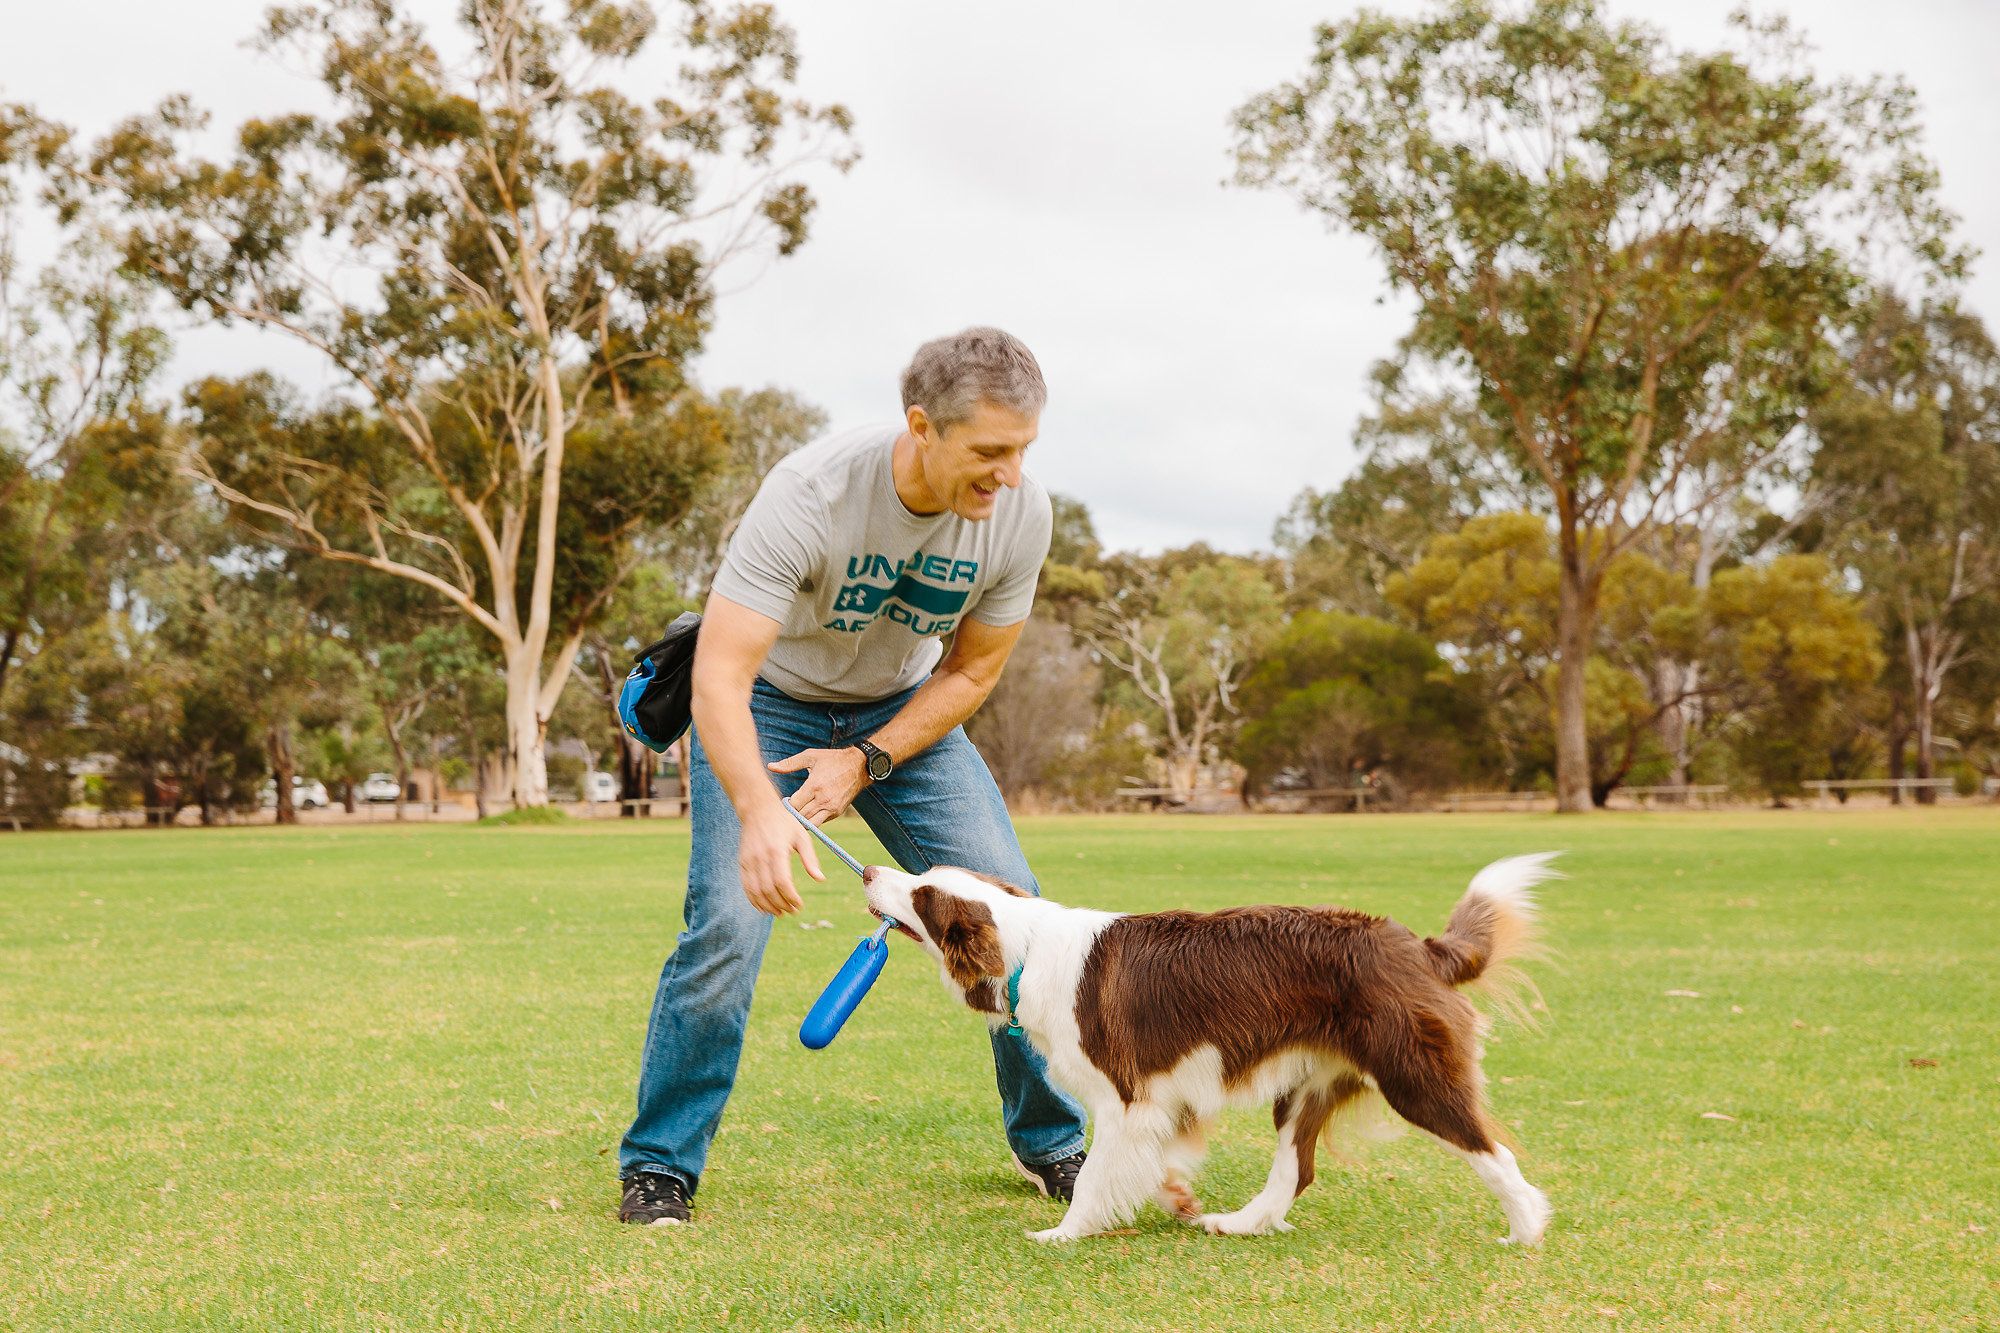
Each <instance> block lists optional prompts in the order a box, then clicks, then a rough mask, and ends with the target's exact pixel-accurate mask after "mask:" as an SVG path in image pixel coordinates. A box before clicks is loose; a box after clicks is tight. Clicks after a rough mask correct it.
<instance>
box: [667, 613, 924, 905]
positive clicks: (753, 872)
mask: <svg viewBox="0 0 2000 1333" xmlns="http://www.w3.org/2000/svg"><path fill="white" fill-rule="evenodd" d="M783 628H784V626H782V625H781V624H779V623H778V622H777V621H775V620H773V619H771V618H770V617H769V616H766V615H762V614H760V613H758V612H756V611H752V610H750V609H749V608H748V607H745V606H739V605H738V604H736V603H735V602H732V601H730V600H729V599H728V598H727V597H724V596H722V595H721V594H719V593H710V594H709V597H708V605H707V607H706V608H705V609H704V610H703V613H702V618H701V637H700V638H698V639H696V640H695V649H694V678H693V683H694V701H693V702H694V709H693V711H694V725H695V729H696V730H697V731H698V732H699V733H700V734H701V748H702V752H703V753H704V754H706V755H707V756H708V762H709V766H710V767H712V768H713V769H714V770H715V776H716V777H717V778H719V779H720V780H721V782H722V789H723V791H725V792H727V793H728V795H729V801H730V804H731V805H733V806H735V807H736V818H737V821H738V822H739V823H741V824H742V826H743V833H742V837H741V840H740V842H739V844H738V848H737V862H738V865H739V867H740V869H741V870H742V873H743V892H744V894H745V895H746V896H747V897H748V898H749V899H750V903H751V905H752V906H754V907H755V908H756V909H757V910H758V911H760V912H768V913H769V914H770V915H772V916H783V915H784V914H785V913H787V912H796V911H798V910H799V909H800V908H801V907H803V906H804V905H805V904H804V902H803V901H802V900H801V899H800V897H799V892H798V889H797V888H796V887H795V886H794V885H793V883H792V855H793V853H795V852H796V853H797V854H798V857H799V859H800V860H801V861H803V862H804V863H805V867H806V873H807V874H809V875H811V876H812V877H813V878H814V879H820V880H823V879H825V878H826V876H825V875H824V874H822V873H821V871H820V868H819V857H818V855H817V853H816V852H815V850H814V848H813V840H812V835H811V834H809V833H807V832H806V831H805V830H804V829H803V828H801V827H800V826H799V822H798V821H797V820H796V819H793V818H792V817H791V815H789V814H787V813H786V812H785V808H784V806H783V805H782V804H780V802H779V797H778V793H777V789H776V788H774V787H773V786H772V785H771V779H770V777H769V776H768V775H767V774H766V773H765V771H764V766H763V764H762V762H761V760H762V757H763V754H762V751H761V749H760V748H759V747H758V744H757V724H756V723H755V722H754V721H752V719H751V717H750V686H751V684H752V682H753V681H755V680H756V678H757V668H758V667H760V666H762V665H763V664H764V658H765V657H766V656H767V655H769V653H770V651H771V645H773V644H775V643H776V642H777V641H778V633H779V631H780V630H782V629H783ZM911 702H912V703H914V702H915V700H914V699H913V700H911Z"/></svg>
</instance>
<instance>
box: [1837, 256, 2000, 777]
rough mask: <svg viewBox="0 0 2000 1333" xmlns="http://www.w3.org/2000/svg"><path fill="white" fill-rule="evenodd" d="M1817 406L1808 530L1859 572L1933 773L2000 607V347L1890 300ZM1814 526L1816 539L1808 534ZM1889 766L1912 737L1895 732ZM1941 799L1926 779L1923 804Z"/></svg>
mask: <svg viewBox="0 0 2000 1333" xmlns="http://www.w3.org/2000/svg"><path fill="white" fill-rule="evenodd" d="M1849 365H1850V367H1851V371H1852V373H1851V375H1849V376H1848V377H1847V378H1846V379H1845V382H1844V383H1843V384H1842V385H1841V386H1840V388H1839V389H1838V390H1837V391H1836V392H1835V393H1834V394H1833V395H1831V396H1830V398H1829V400H1828V401H1827V402H1826V403H1825V404H1823V405H1822V407H1821V409H1820V410H1819V411H1818V412H1816V413H1815V417H1814V427H1815V433H1816V434H1817V435H1818V437H1819V441H1820V444H1819V448H1818V449H1817V451H1816V452H1815V454H1814V457H1813V464H1812V474H1811V481H1810V483H1809V484H1810V487H1811V490H1810V492H1809V494H1810V495H1811V496H1812V498H1813V500H1814V502H1815V507H1816V509H1817V511H1818V513H1819V515H1820V518H1819V519H1818V522H1817V523H1816V524H1814V525H1813V529H1809V530H1808V533H1807V535H1808V538H1809V542H1808V544H1818V545H1820V546H1821V548H1822V550H1823V552H1824V553H1825V554H1826V555H1828V556H1829V557H1830V558H1832V559H1835V560H1838V561H1839V562H1841V563H1842V564H1843V565H1844V566H1846V567H1847V568H1848V569H1850V570H1852V571H1853V573H1854V574H1855V576H1856V577H1857V578H1858V579H1859V581H1860V584H1861V586H1862V587H1863V588H1864V589H1865V590H1866V592H1867V595H1868V599H1869V602H1870V603H1871V605H1872V607H1873V609H1874V612H1875V615H1876V617H1877V619H1878V620H1879V621H1880V622H1881V624H1882V627H1883V630H1884V632H1885V636H1886V638H1887V639H1888V641H1889V646H1890V652H1891V654H1892V660H1893V661H1894V662H1895V663H1896V667H1895V668H1894V670H1893V675H1894V677H1896V678H1897V679H1898V683H1899V688H1897V689H1896V690H1895V693H1896V695H1897V696H1899V699H1900V702H1901V703H1902V704H1903V705H1904V706H1905V707H1906V708H1907V710H1908V711H1907V716H1908V717H1909V719H1910V730H1911V731H1912V732H1913V733H1914V735H1915V739H1916V761H1917V776H1918V777H1920V778H1933V777H1936V776H1937V754H1936V751H1937V740H1938V735H1937V717H1938V711H1939V705H1940V703H1941V701H1942V700H1943V699H1944V698H1945V695H1946V691H1947V690H1948V688H1949V687H1950V686H1951V684H1952V683H1953V681H1954V679H1955V678H1956V677H1958V676H1959V675H1961V674H1963V672H1964V671H1965V669H1966V668H1967V667H1968V666H1969V665H1970V664H1971V660H1972V658H1973V657H1974V655H1975V653H1976V652H1977V650H1978V647H1979V643H1978V637H1979V630H1980V628H1981V626H1982V625H1983V624H1985V623H1987V622H1989V621H1990V620H1991V618H1992V617H1993V616H1994V614H1995V613H1996V610H2000V605H1997V604H2000V349H1996V348H1995V346H1994V343H1993V339H1992V336H1991V335H1990V334H1989V333H1988V332H1987V330H1986V327H1985V325H1984V324H1983V323H1982V322H1981V321H1980V320H1979V318H1978V317H1977V316H1976V315H1973V314H1971V313H1970V312H1968V311H1965V310H1963V309H1960V308H1958V307H1956V306H1953V305H1949V304H1939V305H1933V306H1930V307H1927V308H1922V309H1911V308H1909V307H1907V306H1905V305H1904V304H1903V303H1902V302H1900V301H1897V300H1896V299H1894V298H1893V297H1892V296H1885V297H1883V298H1882V299H1881V300H1879V301H1878V302H1876V304H1875V305H1874V307H1873V308H1872V313H1871V317H1870V318H1869V319H1868V320H1867V321H1866V323H1865V324H1864V325H1863V326H1862V329H1861V331H1860V333H1859V336H1857V338H1856V339H1855V343H1854V347H1853V350H1852V353H1851V356H1850V359H1849ZM1814 536H1817V538H1818V541H1817V542H1812V541H1811V540H1810V539H1811V538H1812V537H1814ZM1890 744H1891V746H1892V747H1893V748H1894V750H1895V751H1897V752H1898V753H1892V755H1891V760H1892V767H1895V768H1897V769H1900V759H1901V754H1900V751H1901V749H1902V744H1903V739H1902V737H1900V736H1892V737H1891V738H1890ZM1932 798H1933V793H1932V792H1931V791H1930V790H1929V789H1924V790H1922V791H1920V792H1919V794H1918V798H1917V799H1918V800H1920V801H1928V800H1931V799H1932Z"/></svg>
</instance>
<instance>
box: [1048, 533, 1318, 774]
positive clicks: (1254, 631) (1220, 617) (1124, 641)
mask: <svg viewBox="0 0 2000 1333" xmlns="http://www.w3.org/2000/svg"><path fill="white" fill-rule="evenodd" d="M1057 582H1061V583H1062V588H1063V591H1064V595H1065V596H1067V597H1071V598H1075V597H1077V596H1079V595H1080V596H1085V597H1088V596H1090V595H1091V594H1092V593H1093V592H1099V590H1102V591H1101V592H1099V595H1097V596H1096V597H1094V599H1092V600H1090V601H1088V602H1086V603H1084V605H1083V606H1082V607H1081V608H1080V609H1078V610H1076V611H1075V612H1073V623H1074V624H1075V626H1076V628H1077V632H1078V634H1079V635H1080V636H1081V637H1082V639H1083V641H1084V642H1085V643H1086V644H1088V645H1089V646H1090V648H1091V650H1092V651H1093V652H1095V653H1096V654H1098V656H1099V657H1100V659H1102V660H1103V661H1104V662H1105V663H1106V664H1107V665H1108V666H1109V667H1110V668H1111V669H1113V670H1114V671H1115V672H1117V673H1118V674H1120V675H1121V676H1123V677H1124V678H1125V679H1126V680H1127V681H1129V682H1130V684H1131V687H1132V688H1133V689H1134V690H1135V691H1136V692H1137V694H1138V697H1139V699H1141V700H1143V701H1144V703H1145V704H1146V705H1148V706H1149V707H1150V709H1151V710H1152V712H1153V715H1154V719H1155V720H1156V721H1157V724H1158V733H1157V734H1158V735H1159V737H1160V743H1161V748H1162V750H1163V752H1164V753H1163V754H1162V758H1163V760H1164V761H1165V765H1166V772H1167V783H1166V785H1167V787H1168V788H1169V789H1170V791H1171V792H1172V793H1173V795H1174V796H1175V798H1177V799H1180V800H1186V799H1187V798H1189V797H1190V796H1192V795H1193V793H1194V789H1195V786H1196V783H1197V780H1198V778H1199V776H1200V772H1201V767H1202V765H1203V763H1204V762H1206V760H1207V759H1208V757H1209V755H1210V753H1211V752H1212V751H1213V750H1214V749H1215V747H1217V746H1219V745H1221V744H1222V743H1223V741H1224V740H1226V739H1227V736H1228V733H1229V730H1230V728H1231V727H1232V726H1233V725H1234V722H1235V718H1236V712H1237V708H1236V697H1235V696H1236V688H1237V686H1238V685H1240V684H1241V683H1242V680H1243V677H1244V675H1245V673H1247V672H1248V671H1249V670H1250V668H1251V667H1252V666H1253V665H1255V663H1256V661H1257V658H1258V655H1259V654H1260V653H1261V652H1262V650H1263V648H1264V646H1265V645H1266V644H1267V643H1268V642H1269V641H1270V639H1271V637H1272V636H1273V635H1274V634H1275V633H1276V632H1277V630H1278V627H1279V624H1280V621H1281V609H1280V604H1279V600H1278V593H1277V589H1276V588H1275V587H1274V586H1273V584H1272V582H1271V580H1270V578H1269V576H1268V575H1267V573H1266V572H1265V568H1264V566H1263V565H1262V564H1260V563H1259V562H1257V561H1253V560H1246V559H1243V558H1241V557H1238V556H1228V555H1218V554H1216V553H1215V552H1213V551H1210V550H1208V549H1207V548H1206V547H1190V548H1187V549H1186V550H1182V551H1169V552H1167V553H1165V554H1163V555H1160V556H1155V557H1151V558H1139V557H1121V558H1120V559H1118V560H1116V561H1114V562H1108V563H1107V564H1106V565H1105V566H1104V567H1103V568H1101V569H1099V570H1093V571H1089V572H1088V574H1087V576H1085V577H1082V578H1077V579H1071V580H1067V581H1064V580H1057Z"/></svg>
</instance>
